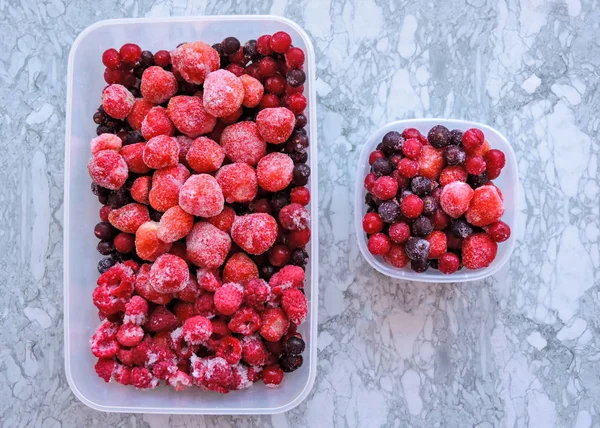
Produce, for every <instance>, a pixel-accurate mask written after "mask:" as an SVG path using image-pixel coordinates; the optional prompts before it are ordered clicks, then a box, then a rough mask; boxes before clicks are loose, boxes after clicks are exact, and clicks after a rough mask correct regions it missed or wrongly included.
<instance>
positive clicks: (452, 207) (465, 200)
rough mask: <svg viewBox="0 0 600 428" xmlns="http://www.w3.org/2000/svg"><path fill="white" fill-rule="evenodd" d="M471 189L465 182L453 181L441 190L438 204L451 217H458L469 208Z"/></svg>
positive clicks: (471, 195)
mask: <svg viewBox="0 0 600 428" xmlns="http://www.w3.org/2000/svg"><path fill="white" fill-rule="evenodd" d="M472 197H473V189H471V186H469V185H468V184H467V183H462V182H460V181H454V182H452V183H450V184H448V185H447V186H444V188H443V190H442V196H441V197H440V206H441V207H442V209H443V210H444V212H445V213H446V214H448V215H449V216H450V217H452V218H458V217H460V216H461V215H463V214H464V213H465V212H466V211H467V210H468V209H469V202H471V198H472Z"/></svg>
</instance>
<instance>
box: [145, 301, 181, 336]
mask: <svg viewBox="0 0 600 428" xmlns="http://www.w3.org/2000/svg"><path fill="white" fill-rule="evenodd" d="M179 324H180V323H179V319H178V318H177V317H176V316H175V314H173V312H171V311H170V310H168V309H167V308H166V307H165V306H157V307H156V308H154V310H153V311H152V312H151V313H150V315H148V320H147V321H146V323H145V324H144V328H145V329H146V330H147V331H151V332H154V333H158V332H162V331H172V330H173V329H175V328H177V327H178V326H179Z"/></svg>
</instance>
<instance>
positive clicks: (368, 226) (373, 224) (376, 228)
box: [362, 213, 383, 235]
mask: <svg viewBox="0 0 600 428" xmlns="http://www.w3.org/2000/svg"><path fill="white" fill-rule="evenodd" d="M362 226H363V230H364V231H365V232H366V233H368V234H369V235H373V234H374V233H377V232H381V230H382V229H383V221H382V220H381V217H380V216H379V214H377V213H367V214H365V216H364V217H363V221H362Z"/></svg>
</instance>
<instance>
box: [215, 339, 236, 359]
mask: <svg viewBox="0 0 600 428" xmlns="http://www.w3.org/2000/svg"><path fill="white" fill-rule="evenodd" d="M216 356H217V357H221V358H223V359H224V360H225V361H227V362H228V363H229V364H231V365H232V366H233V365H236V364H237V363H239V362H240V360H241V359H242V344H241V343H240V341H239V339H236V338H235V337H233V336H228V337H224V338H223V339H221V343H220V345H219V347H218V349H217V352H216Z"/></svg>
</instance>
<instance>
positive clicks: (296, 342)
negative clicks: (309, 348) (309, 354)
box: [283, 336, 306, 355]
mask: <svg viewBox="0 0 600 428" xmlns="http://www.w3.org/2000/svg"><path fill="white" fill-rule="evenodd" d="M305 346H306V345H305V343H304V340H302V339H301V338H299V337H296V336H292V337H290V338H288V339H287V340H286V341H285V342H284V344H283V349H284V351H285V352H286V353H287V354H289V355H300V354H302V353H303V352H304V348H305Z"/></svg>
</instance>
